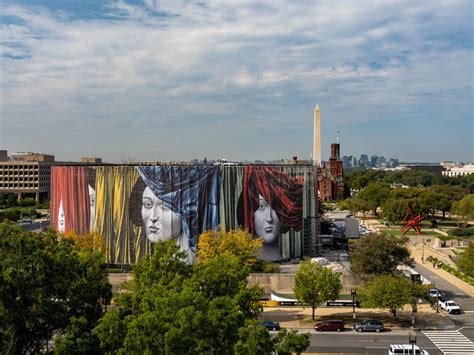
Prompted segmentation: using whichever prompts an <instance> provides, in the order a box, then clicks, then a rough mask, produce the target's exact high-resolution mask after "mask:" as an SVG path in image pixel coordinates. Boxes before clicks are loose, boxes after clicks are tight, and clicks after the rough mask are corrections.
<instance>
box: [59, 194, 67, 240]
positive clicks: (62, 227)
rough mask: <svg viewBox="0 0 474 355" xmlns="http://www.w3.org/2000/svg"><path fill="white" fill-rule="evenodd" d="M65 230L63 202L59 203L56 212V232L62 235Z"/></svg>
mask: <svg viewBox="0 0 474 355" xmlns="http://www.w3.org/2000/svg"><path fill="white" fill-rule="evenodd" d="M65 230H66V219H65V217H64V208H63V201H62V200H61V202H60V203H59V210H58V232H61V233H64V232H65Z"/></svg>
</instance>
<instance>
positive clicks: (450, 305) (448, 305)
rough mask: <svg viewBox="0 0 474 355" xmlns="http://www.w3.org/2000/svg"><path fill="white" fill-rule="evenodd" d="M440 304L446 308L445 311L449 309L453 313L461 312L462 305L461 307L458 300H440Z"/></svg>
mask: <svg viewBox="0 0 474 355" xmlns="http://www.w3.org/2000/svg"><path fill="white" fill-rule="evenodd" d="M438 304H439V306H440V307H441V308H442V309H444V310H445V311H448V312H449V313H451V314H459V313H461V307H459V306H458V305H457V304H456V302H454V301H441V300H439V301H438Z"/></svg>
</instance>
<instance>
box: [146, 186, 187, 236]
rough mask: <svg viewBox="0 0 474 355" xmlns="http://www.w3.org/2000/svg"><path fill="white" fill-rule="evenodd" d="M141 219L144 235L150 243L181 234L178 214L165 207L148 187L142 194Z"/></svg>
mask: <svg viewBox="0 0 474 355" xmlns="http://www.w3.org/2000/svg"><path fill="white" fill-rule="evenodd" d="M142 219H143V227H144V228H145V233H146V236H147V238H148V240H149V241H150V242H152V243H156V242H157V241H159V240H160V241H166V240H170V239H175V238H178V237H179V235H180V234H181V220H180V218H179V215H178V214H176V213H174V212H173V211H172V210H171V209H169V208H168V207H166V206H165V204H164V203H163V201H162V200H160V199H159V198H158V197H156V196H155V194H154V193H153V192H152V191H151V190H150V188H149V187H146V188H145V190H144V191H143V195H142Z"/></svg>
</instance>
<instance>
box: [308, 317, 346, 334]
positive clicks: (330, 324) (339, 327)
mask: <svg viewBox="0 0 474 355" xmlns="http://www.w3.org/2000/svg"><path fill="white" fill-rule="evenodd" d="M314 330H316V331H318V332H321V331H324V330H335V331H338V332H341V331H343V330H344V322H343V321H342V320H338V319H330V320H327V321H324V322H321V323H317V324H315V325H314Z"/></svg>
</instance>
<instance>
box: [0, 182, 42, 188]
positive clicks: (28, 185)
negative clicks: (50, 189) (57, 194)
mask: <svg viewBox="0 0 474 355" xmlns="http://www.w3.org/2000/svg"><path fill="white" fill-rule="evenodd" d="M39 187H47V186H46V185H45V184H40V186H39ZM15 188H16V189H18V188H20V189H21V188H31V189H34V188H38V183H37V182H30V183H13V182H11V183H1V182H0V189H15Z"/></svg>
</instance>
